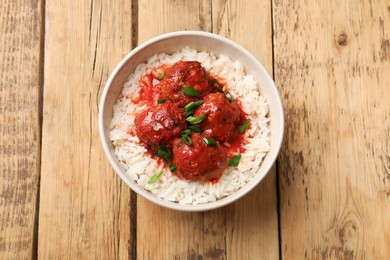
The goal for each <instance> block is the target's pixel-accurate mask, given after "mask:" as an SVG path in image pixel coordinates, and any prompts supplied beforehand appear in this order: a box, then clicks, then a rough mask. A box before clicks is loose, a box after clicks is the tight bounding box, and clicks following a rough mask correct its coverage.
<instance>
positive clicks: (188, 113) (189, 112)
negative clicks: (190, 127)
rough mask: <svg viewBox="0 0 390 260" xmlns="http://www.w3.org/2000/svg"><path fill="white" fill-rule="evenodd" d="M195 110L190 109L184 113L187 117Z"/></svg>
mask: <svg viewBox="0 0 390 260" xmlns="http://www.w3.org/2000/svg"><path fill="white" fill-rule="evenodd" d="M194 112H195V109H191V110H188V111H187V112H186V114H185V115H184V117H185V118H187V117H189V116H192V115H193V114H194Z"/></svg>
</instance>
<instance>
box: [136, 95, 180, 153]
mask: <svg viewBox="0 0 390 260" xmlns="http://www.w3.org/2000/svg"><path fill="white" fill-rule="evenodd" d="M135 126H136V131H137V136H138V138H139V139H140V140H141V141H143V142H144V143H146V144H148V145H149V146H151V147H156V146H157V145H158V144H166V145H168V146H169V141H170V140H171V139H172V138H174V137H175V136H176V135H178V134H179V133H180V132H181V131H182V130H184V129H185V128H186V121H185V119H184V111H183V109H180V108H177V107H176V106H175V105H173V104H172V103H171V102H166V103H163V104H158V105H155V106H151V107H149V108H148V109H146V110H145V111H143V112H142V113H141V114H139V115H138V116H137V117H136V118H135Z"/></svg>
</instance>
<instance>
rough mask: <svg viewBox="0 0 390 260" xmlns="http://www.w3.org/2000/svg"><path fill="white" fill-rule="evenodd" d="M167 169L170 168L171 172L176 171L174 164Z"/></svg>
mask: <svg viewBox="0 0 390 260" xmlns="http://www.w3.org/2000/svg"><path fill="white" fill-rule="evenodd" d="M169 170H170V171H171V172H174V171H176V165H174V164H171V166H169Z"/></svg>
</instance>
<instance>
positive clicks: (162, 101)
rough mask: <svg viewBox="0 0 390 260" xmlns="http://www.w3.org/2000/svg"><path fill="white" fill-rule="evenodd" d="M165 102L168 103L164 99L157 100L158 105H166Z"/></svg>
mask: <svg viewBox="0 0 390 260" xmlns="http://www.w3.org/2000/svg"><path fill="white" fill-rule="evenodd" d="M165 101H166V100H165V99H163V98H162V99H159V100H157V104H164V103H165Z"/></svg>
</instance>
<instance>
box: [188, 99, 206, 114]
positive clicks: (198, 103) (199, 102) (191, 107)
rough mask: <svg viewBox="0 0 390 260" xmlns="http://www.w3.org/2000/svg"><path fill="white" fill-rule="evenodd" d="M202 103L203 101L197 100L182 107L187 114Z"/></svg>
mask: <svg viewBox="0 0 390 260" xmlns="http://www.w3.org/2000/svg"><path fill="white" fill-rule="evenodd" d="M202 103H203V100H197V101H193V102H190V103H188V104H187V105H186V106H185V107H184V111H186V112H188V111H191V110H194V109H195V108H197V107H198V106H200V105H201V104H202Z"/></svg>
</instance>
